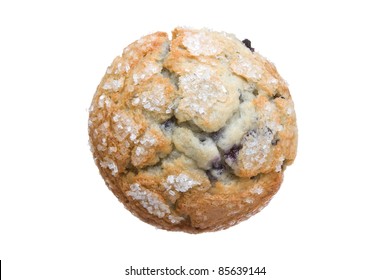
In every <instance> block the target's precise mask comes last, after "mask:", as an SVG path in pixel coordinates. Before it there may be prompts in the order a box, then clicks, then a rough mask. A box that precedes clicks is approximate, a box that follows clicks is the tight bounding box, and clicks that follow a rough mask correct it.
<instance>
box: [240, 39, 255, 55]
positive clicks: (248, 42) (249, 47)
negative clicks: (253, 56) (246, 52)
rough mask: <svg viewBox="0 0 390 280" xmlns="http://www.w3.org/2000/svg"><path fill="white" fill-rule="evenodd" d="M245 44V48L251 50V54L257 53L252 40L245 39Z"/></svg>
mask: <svg viewBox="0 0 390 280" xmlns="http://www.w3.org/2000/svg"><path fill="white" fill-rule="evenodd" d="M242 42H243V43H244V45H245V47H247V48H248V49H250V50H251V52H254V51H255V49H254V48H252V46H251V45H252V43H251V41H250V40H248V39H244V40H243V41H242Z"/></svg>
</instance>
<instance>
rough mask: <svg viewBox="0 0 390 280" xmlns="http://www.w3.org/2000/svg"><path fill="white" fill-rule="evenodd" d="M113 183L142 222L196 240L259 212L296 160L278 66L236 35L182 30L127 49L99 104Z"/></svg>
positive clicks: (105, 165) (94, 122)
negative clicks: (199, 235) (201, 234)
mask: <svg viewBox="0 0 390 280" xmlns="http://www.w3.org/2000/svg"><path fill="white" fill-rule="evenodd" d="M89 136H90V144H91V150H92V152H93V156H94V159H95V161H96V164H97V166H98V168H99V170H100V173H101V175H102V176H103V178H104V180H105V182H106V184H107V185H108V187H109V188H110V189H111V191H112V192H113V193H114V194H115V195H116V196H117V198H118V199H119V200H120V201H121V202H122V203H123V204H124V205H125V207H126V208H127V209H128V210H130V211H131V212H132V213H133V214H134V215H136V216H137V217H139V218H140V219H141V220H143V221H145V222H147V223H150V224H152V225H154V226H156V227H159V228H163V229H167V230H180V231H185V232H190V233H199V232H205V231H214V230H219V229H224V228H227V227H230V226H232V225H234V224H236V223H238V222H240V221H242V220H245V219H247V218H249V217H250V216H251V215H253V214H254V213H257V212H258V211H260V210H261V209H262V208H263V207H264V206H265V205H266V204H267V203H268V202H269V200H270V199H271V198H272V196H273V195H274V194H275V193H276V192H277V190H278V189H279V187H280V184H281V182H282V179H283V171H284V169H285V167H286V165H288V164H291V163H292V162H293V161H294V159H295V156H296V146H297V128H296V119H295V112H294V105H293V102H292V100H291V96H290V93H289V91H288V88H287V85H286V83H285V82H284V80H283V79H282V78H281V77H280V75H279V74H278V73H277V71H276V68H275V67H274V65H273V64H271V63H270V62H268V61H267V60H266V59H265V58H263V57H262V56H260V55H259V54H257V53H252V52H251V51H250V50H249V49H248V48H246V47H245V46H244V45H243V44H242V43H241V42H240V41H239V40H237V39H236V38H235V37H234V36H232V35H229V34H225V33H218V32H213V31H209V30H205V29H202V30H192V29H184V28H177V29H175V30H174V31H173V39H172V41H170V40H169V38H168V35H167V34H166V33H163V32H157V33H154V34H151V35H148V36H145V37H143V38H141V39H140V40H138V41H136V42H134V43H132V44H130V45H129V46H128V47H126V48H125V50H124V51H123V54H122V56H120V57H116V58H115V59H114V61H113V63H112V65H111V66H110V67H109V68H108V69H107V72H106V74H105V76H104V77H103V79H102V81H101V83H100V84H99V86H98V88H97V91H96V93H95V96H94V98H93V100H92V104H91V109H90V116H89Z"/></svg>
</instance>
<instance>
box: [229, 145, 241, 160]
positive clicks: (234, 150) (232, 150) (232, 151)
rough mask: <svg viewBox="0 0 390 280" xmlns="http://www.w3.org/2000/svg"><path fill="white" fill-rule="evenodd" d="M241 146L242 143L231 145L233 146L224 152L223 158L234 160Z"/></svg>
mask: <svg viewBox="0 0 390 280" xmlns="http://www.w3.org/2000/svg"><path fill="white" fill-rule="evenodd" d="M241 148H242V145H233V147H231V148H230V150H229V151H227V152H226V153H225V158H226V159H230V160H233V161H235V160H236V159H237V155H238V152H239V151H240V150H241Z"/></svg>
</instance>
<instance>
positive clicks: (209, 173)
mask: <svg viewBox="0 0 390 280" xmlns="http://www.w3.org/2000/svg"><path fill="white" fill-rule="evenodd" d="M206 175H207V177H208V178H209V180H210V182H215V181H217V178H216V177H215V176H214V175H213V174H212V173H211V170H206Z"/></svg>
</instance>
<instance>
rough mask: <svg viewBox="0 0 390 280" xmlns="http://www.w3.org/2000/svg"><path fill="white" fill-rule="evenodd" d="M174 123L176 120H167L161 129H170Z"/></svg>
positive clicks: (173, 118)
mask: <svg viewBox="0 0 390 280" xmlns="http://www.w3.org/2000/svg"><path fill="white" fill-rule="evenodd" d="M175 123H176V118H175V117H172V118H170V119H169V120H166V121H165V122H163V123H162V128H163V129H165V130H169V129H171V128H172V127H173V126H174V125H175Z"/></svg>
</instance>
